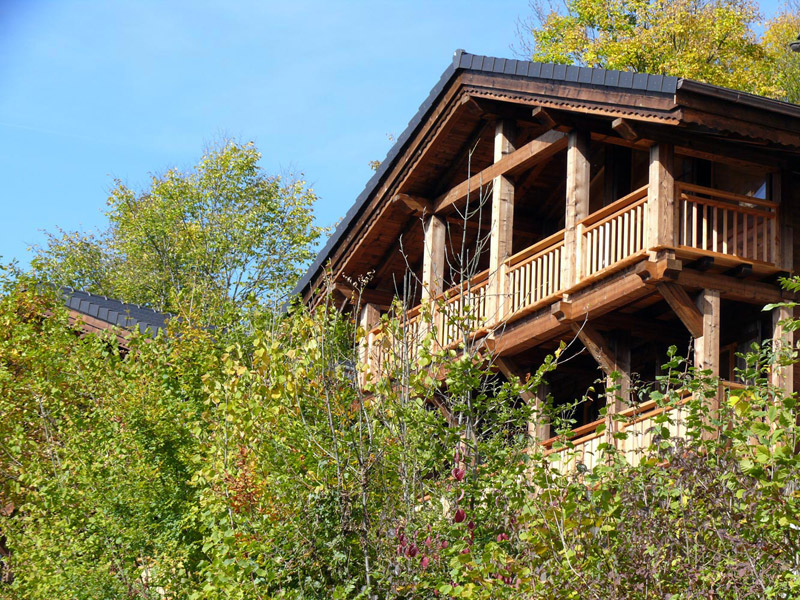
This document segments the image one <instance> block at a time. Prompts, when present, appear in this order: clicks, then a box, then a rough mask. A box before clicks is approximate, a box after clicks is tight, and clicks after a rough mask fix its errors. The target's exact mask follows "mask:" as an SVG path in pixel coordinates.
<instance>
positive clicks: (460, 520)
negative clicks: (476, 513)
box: [453, 508, 467, 523]
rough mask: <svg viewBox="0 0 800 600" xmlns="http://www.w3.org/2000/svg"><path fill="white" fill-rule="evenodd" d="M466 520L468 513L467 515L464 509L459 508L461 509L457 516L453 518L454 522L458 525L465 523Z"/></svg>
mask: <svg viewBox="0 0 800 600" xmlns="http://www.w3.org/2000/svg"><path fill="white" fill-rule="evenodd" d="M466 518H467V513H465V512H464V509H463V508H459V509H458V510H457V511H456V514H455V517H454V518H453V520H454V521H455V522H456V523H463V522H464V519H466Z"/></svg>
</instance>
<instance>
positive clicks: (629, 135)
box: [611, 117, 639, 142]
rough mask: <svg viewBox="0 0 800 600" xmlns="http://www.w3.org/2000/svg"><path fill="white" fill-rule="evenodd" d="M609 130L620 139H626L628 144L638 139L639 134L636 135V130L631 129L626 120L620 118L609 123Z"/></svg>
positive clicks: (631, 126) (629, 123)
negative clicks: (614, 132)
mask: <svg viewBox="0 0 800 600" xmlns="http://www.w3.org/2000/svg"><path fill="white" fill-rule="evenodd" d="M611 129H613V130H614V131H616V132H617V134H618V135H619V136H620V137H621V138H623V139H626V140H628V141H629V142H634V141H636V140H638V139H639V134H638V133H636V130H635V129H634V128H633V125H632V124H631V122H630V121H628V120H627V119H623V118H622V117H620V118H618V119H614V120H613V121H612V122H611Z"/></svg>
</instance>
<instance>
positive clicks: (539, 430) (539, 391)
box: [528, 381, 550, 442]
mask: <svg viewBox="0 0 800 600" xmlns="http://www.w3.org/2000/svg"><path fill="white" fill-rule="evenodd" d="M549 393H550V385H549V384H547V383H545V382H544V381H542V382H541V383H540V384H539V387H538V388H536V392H535V393H534V394H532V397H531V398H530V399H529V400H528V402H532V403H533V407H534V410H535V411H536V412H537V416H536V420H535V421H528V436H529V437H530V438H531V440H532V441H534V442H544V441H545V440H548V439H550V419H549V418H548V417H547V415H545V414H544V410H543V409H544V407H545V406H546V405H547V395H548V394H549Z"/></svg>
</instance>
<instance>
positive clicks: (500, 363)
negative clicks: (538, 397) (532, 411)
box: [494, 356, 535, 402]
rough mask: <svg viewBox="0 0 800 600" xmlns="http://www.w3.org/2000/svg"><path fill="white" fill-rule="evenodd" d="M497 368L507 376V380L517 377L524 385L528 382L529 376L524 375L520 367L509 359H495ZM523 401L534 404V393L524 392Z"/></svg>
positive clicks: (498, 357)
mask: <svg viewBox="0 0 800 600" xmlns="http://www.w3.org/2000/svg"><path fill="white" fill-rule="evenodd" d="M494 364H495V366H496V367H497V368H498V369H499V370H500V372H501V373H502V374H503V375H505V377H506V379H513V378H514V377H516V378H517V379H519V380H520V381H521V382H522V383H525V382H526V381H527V380H528V374H527V373H523V372H522V371H521V370H520V369H519V367H518V366H517V365H516V364H515V363H514V362H513V361H512V360H511V359H509V358H502V357H500V356H497V357H495V358H494ZM521 396H522V399H523V400H525V402H532V401H534V400H535V397H534V395H533V393H531V392H529V391H527V390H524V391H523V392H522V394H521Z"/></svg>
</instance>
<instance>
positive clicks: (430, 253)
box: [422, 215, 447, 302]
mask: <svg viewBox="0 0 800 600" xmlns="http://www.w3.org/2000/svg"><path fill="white" fill-rule="evenodd" d="M422 226H423V230H424V233H425V248H424V249H423V257H422V301H423V302H424V301H425V300H430V299H431V298H435V297H436V296H438V295H439V294H441V293H442V291H443V282H444V270H445V250H444V249H445V234H446V232H447V225H446V224H445V221H444V219H443V218H442V217H440V216H438V215H430V216H429V217H426V218H425V221H424V222H423V224H422Z"/></svg>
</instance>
